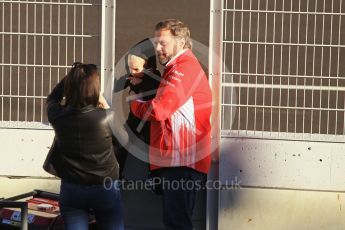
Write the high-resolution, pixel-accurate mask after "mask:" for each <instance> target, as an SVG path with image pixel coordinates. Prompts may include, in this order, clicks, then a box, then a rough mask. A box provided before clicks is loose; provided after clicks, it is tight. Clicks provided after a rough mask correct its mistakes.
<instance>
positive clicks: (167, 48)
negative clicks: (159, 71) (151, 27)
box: [154, 30, 184, 65]
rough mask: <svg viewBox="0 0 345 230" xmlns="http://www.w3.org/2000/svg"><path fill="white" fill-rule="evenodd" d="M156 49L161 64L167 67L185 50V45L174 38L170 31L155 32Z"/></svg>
mask: <svg viewBox="0 0 345 230" xmlns="http://www.w3.org/2000/svg"><path fill="white" fill-rule="evenodd" d="M154 43H155V47H156V51H157V55H158V60H159V63H161V64H162V65H165V64H166V63H167V62H168V61H170V60H171V59H172V58H173V57H175V55H176V54H177V53H179V52H180V51H182V50H183V46H184V43H182V42H180V41H179V40H178V39H177V38H176V37H175V36H173V35H172V34H171V32H170V30H156V31H155V42H154Z"/></svg>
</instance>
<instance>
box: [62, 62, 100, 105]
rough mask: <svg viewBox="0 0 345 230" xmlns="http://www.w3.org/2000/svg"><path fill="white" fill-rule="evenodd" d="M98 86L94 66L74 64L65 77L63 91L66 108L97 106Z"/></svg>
mask: <svg viewBox="0 0 345 230" xmlns="http://www.w3.org/2000/svg"><path fill="white" fill-rule="evenodd" d="M99 84H100V83H99V75H98V73H97V67H96V65H94V64H83V63H80V62H75V63H74V64H73V66H72V68H71V70H70V71H69V72H68V74H67V76H66V81H65V89H64V92H65V97H66V106H71V107H75V108H82V107H85V106H88V105H93V106H95V107H96V106H98V102H99V94H100V87H99Z"/></svg>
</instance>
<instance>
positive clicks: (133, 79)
mask: <svg viewBox="0 0 345 230" xmlns="http://www.w3.org/2000/svg"><path fill="white" fill-rule="evenodd" d="M127 79H128V80H129V83H130V84H131V85H139V84H140V83H142V82H143V79H142V77H137V76H135V77H133V76H129V77H128V78H127Z"/></svg>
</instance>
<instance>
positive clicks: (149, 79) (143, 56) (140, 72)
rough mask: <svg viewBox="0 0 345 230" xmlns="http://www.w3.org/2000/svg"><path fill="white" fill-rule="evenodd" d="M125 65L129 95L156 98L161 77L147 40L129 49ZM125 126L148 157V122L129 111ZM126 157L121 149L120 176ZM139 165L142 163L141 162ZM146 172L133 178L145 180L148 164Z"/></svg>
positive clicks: (134, 159) (149, 98)
mask: <svg viewBox="0 0 345 230" xmlns="http://www.w3.org/2000/svg"><path fill="white" fill-rule="evenodd" d="M126 65H127V66H126V67H127V71H128V77H127V81H126V83H125V88H129V93H130V94H136V97H137V98H140V99H141V100H143V101H147V100H151V99H153V98H154V97H155V96H156V91H157V88H158V86H159V84H160V80H161V77H160V72H159V71H158V70H157V63H156V53H155V49H154V46H153V43H152V42H151V40H150V39H149V38H146V39H144V40H142V41H140V42H138V43H137V44H135V45H134V46H133V47H131V48H130V49H129V51H128V54H127V57H126ZM126 124H127V125H128V127H129V128H130V131H131V132H132V133H133V134H134V135H135V137H136V138H138V139H139V140H140V141H142V142H143V143H145V146H143V145H141V146H137V147H138V148H140V149H141V150H142V151H144V152H147V155H148V149H146V148H147V147H148V145H149V144H150V122H148V121H143V120H141V119H139V118H137V117H136V116H134V114H133V113H132V112H131V111H130V112H129V115H128V118H127V121H126ZM129 141H130V142H131V143H132V144H137V145H139V144H140V143H138V141H135V140H129ZM138 148H137V149H138ZM143 148H145V149H143ZM132 155H133V152H132ZM134 155H135V154H134ZM128 157H131V156H129V155H128V151H127V150H126V149H125V148H121V149H120V150H119V156H118V160H119V163H120V175H121V176H122V174H123V168H124V165H125V162H126V161H127V158H128ZM131 158H132V160H133V161H138V160H137V159H136V158H135V157H131ZM141 164H143V163H142V162H141ZM133 170H135V169H130V171H131V173H132V174H133ZM146 171H147V173H146V175H140V176H136V177H135V178H142V179H146V178H147V177H148V174H149V168H148V164H147V165H146ZM125 179H127V178H125Z"/></svg>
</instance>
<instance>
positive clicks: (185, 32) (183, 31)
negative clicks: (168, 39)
mask: <svg viewBox="0 0 345 230" xmlns="http://www.w3.org/2000/svg"><path fill="white" fill-rule="evenodd" d="M155 30H170V32H171V34H172V35H174V36H177V37H179V38H183V39H184V40H185V45H184V47H183V48H184V49H192V40H191V38H190V31H189V28H188V27H187V26H186V25H185V24H184V23H183V22H181V21H180V20H177V19H167V20H164V21H161V22H158V23H157V25H156V27H155Z"/></svg>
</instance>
